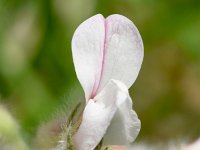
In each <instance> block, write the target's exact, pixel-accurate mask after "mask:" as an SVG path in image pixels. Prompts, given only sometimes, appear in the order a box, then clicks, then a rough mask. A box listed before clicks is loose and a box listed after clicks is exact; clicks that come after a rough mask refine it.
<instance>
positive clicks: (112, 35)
mask: <svg viewBox="0 0 200 150" xmlns="http://www.w3.org/2000/svg"><path fill="white" fill-rule="evenodd" d="M72 54H73V60H74V65H75V70H76V74H77V77H78V79H79V81H80V83H81V85H82V87H83V90H84V92H85V98H86V106H85V109H84V112H83V117H82V122H81V125H80V127H79V129H78V131H77V132H76V133H75V135H74V138H73V139H74V143H75V146H76V148H77V149H78V150H93V149H94V148H95V147H96V146H97V145H98V143H99V142H100V141H101V140H102V138H103V143H104V144H109V145H110V144H124V145H126V144H129V143H131V142H133V141H134V140H135V138H136V137H137V135H138V133H139V131H140V126H141V125H140V120H139V119H138V117H137V114H136V113H135V111H133V110H132V100H131V98H130V96H129V93H128V88H130V86H131V85H132V84H133V83H134V81H135V80H136V78H137V76H138V73H139V70H140V68H141V64H142V60H143V42H142V39H141V36H140V34H139V31H138V30H137V28H136V27H135V25H134V24H133V23H132V21H130V20H129V19H128V18H126V17H124V16H122V15H118V14H114V15H111V16H109V17H107V18H104V17H103V16H102V15H101V14H98V15H95V16H93V17H91V18H89V19H87V20H86V21H84V22H83V23H82V24H81V25H80V26H79V27H78V28H77V29H76V31H75V33H74V36H73V39H72Z"/></svg>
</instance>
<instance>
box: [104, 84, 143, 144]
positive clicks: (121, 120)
mask: <svg viewBox="0 0 200 150" xmlns="http://www.w3.org/2000/svg"><path fill="white" fill-rule="evenodd" d="M115 82H116V83H117V84H118V86H119V87H121V90H123V91H125V92H126V99H120V100H119V99H118V102H117V111H116V113H115V115H114V117H113V119H112V122H111V124H110V126H109V128H108V130H107V132H106V134H105V136H104V140H103V144H104V145H116V144H117V145H128V144H130V143H131V142H133V141H134V140H135V138H136V137H137V135H138V133H139V131H140V128H141V123H140V120H139V119H138V117H137V114H136V112H135V111H134V110H132V100H131V98H130V96H129V94H128V90H127V88H126V87H125V86H124V85H123V84H122V83H121V82H117V81H115Z"/></svg>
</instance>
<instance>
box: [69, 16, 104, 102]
mask: <svg viewBox="0 0 200 150" xmlns="http://www.w3.org/2000/svg"><path fill="white" fill-rule="evenodd" d="M104 20H105V19H104V17H103V16H102V15H100V14H98V15H95V16H93V17H91V18H89V19H87V20H86V21H84V22H83V23H82V24H81V25H80V26H79V27H78V28H77V29H76V31H75V33H74V36H73V39H72V54H73V61H74V65H75V70H76V74H77V76H78V79H79V81H80V83H81V85H82V87H83V89H84V92H85V95H86V100H88V99H89V98H91V97H93V96H94V95H93V93H94V92H95V91H96V90H97V88H98V85H99V80H100V76H101V68H102V59H103V48H104V39H105V38H104V37H105V26H104Z"/></svg>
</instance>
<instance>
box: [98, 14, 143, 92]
mask: <svg viewBox="0 0 200 150" xmlns="http://www.w3.org/2000/svg"><path fill="white" fill-rule="evenodd" d="M105 27H106V28H105V31H106V33H105V34H106V36H105V38H106V41H105V50H104V51H105V52H104V60H103V71H102V77H101V81H100V85H99V88H98V91H101V89H102V88H103V87H104V86H105V85H106V83H107V82H108V81H109V80H110V79H115V80H119V81H121V82H123V83H124V84H125V85H126V86H127V87H128V88H129V87H130V86H131V85H132V84H133V82H134V81H135V80H136V78H137V76H138V73H139V70H140V67H141V64H142V60H143V42H142V38H141V36H140V33H139V31H138V30H137V28H136V26H135V25H134V24H133V22H132V21H130V20H129V19H128V18H126V17H124V16H121V15H117V14H116V15H111V16H109V17H108V18H106V21H105Z"/></svg>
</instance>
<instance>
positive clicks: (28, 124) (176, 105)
mask: <svg viewBox="0 0 200 150" xmlns="http://www.w3.org/2000/svg"><path fill="white" fill-rule="evenodd" d="M97 13H101V14H103V15H104V16H108V15H110V14H114V13H118V14H122V15H125V16H127V17H128V18H129V19H131V20H132V21H133V22H134V23H135V24H136V26H137V27H138V29H139V31H140V33H141V36H142V38H143V42H144V47H145V57H144V62H143V66H142V69H141V71H140V74H139V77H138V79H137V80H136V82H135V84H134V85H133V86H132V87H131V89H130V93H131V96H132V97H133V103H134V109H135V110H136V112H137V113H138V116H139V118H140V119H141V122H142V129H141V132H140V134H139V136H138V139H137V142H141V141H147V142H155V143H156V142H168V141H171V140H180V139H184V140H188V139H189V140H193V139H196V138H197V137H199V136H200V1H199V0H163V1H159V0H109V1H108V0H9V1H8V0H0V103H1V105H3V106H4V107H6V108H7V110H9V112H10V113H11V114H12V116H14V118H15V119H16V122H17V123H18V124H19V126H20V131H21V133H22V135H23V137H25V139H26V140H27V141H29V142H31V141H32V139H33V137H34V136H35V132H36V130H37V128H38V127H39V126H40V124H41V123H42V122H43V121H46V120H48V119H49V118H51V117H52V116H54V114H56V113H57V112H59V109H60V108H61V107H62V106H63V105H66V104H67V103H68V102H69V103H70V101H76V98H75V96H77V95H83V92H82V89H81V87H80V84H79V82H78V80H77V78H76V75H75V71H74V67H73V62H72V54H71V38H72V35H73V32H74V30H75V29H76V28H77V26H78V25H79V24H80V23H81V22H83V21H84V20H85V19H87V18H89V17H91V16H92V15H95V14H97ZM83 101H84V99H83ZM66 109H68V108H66ZM1 121H2V119H1V118H0V122H1Z"/></svg>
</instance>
